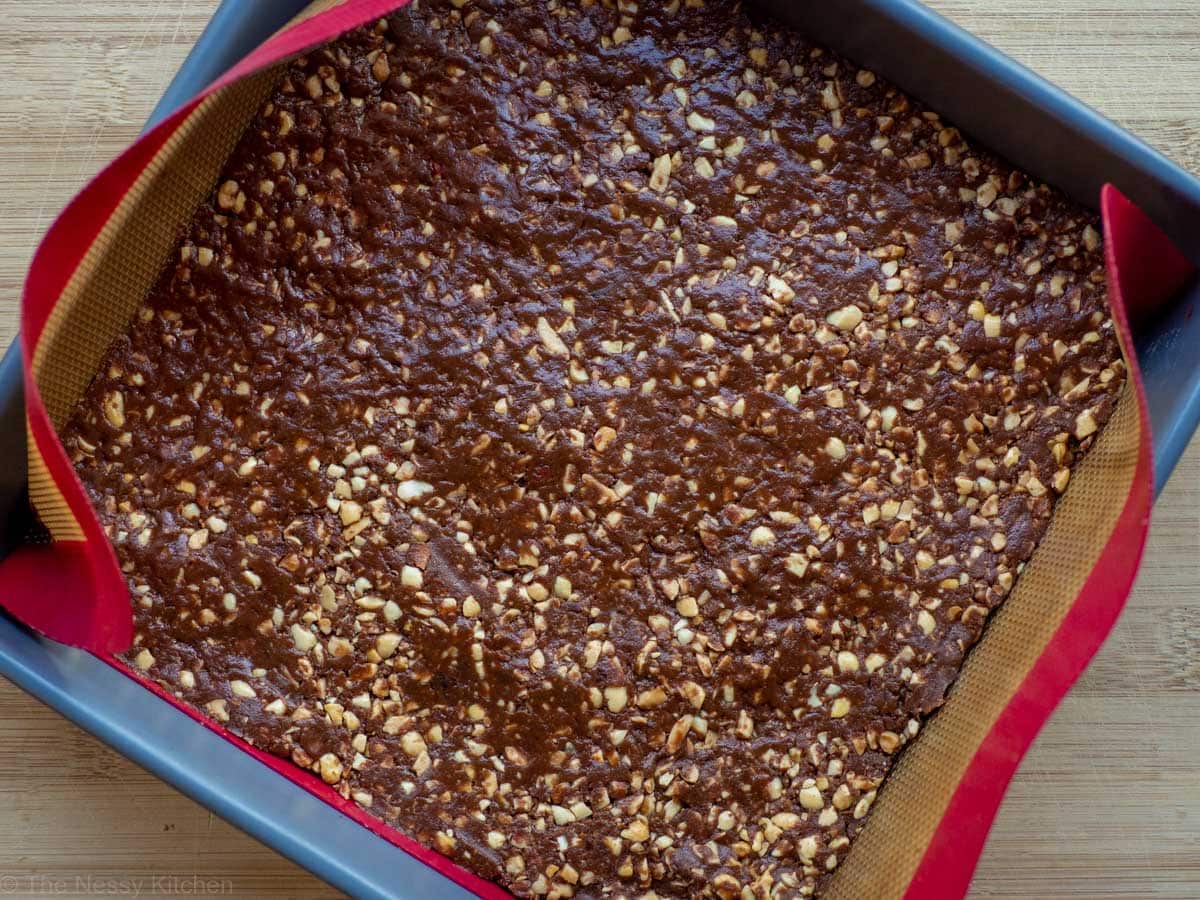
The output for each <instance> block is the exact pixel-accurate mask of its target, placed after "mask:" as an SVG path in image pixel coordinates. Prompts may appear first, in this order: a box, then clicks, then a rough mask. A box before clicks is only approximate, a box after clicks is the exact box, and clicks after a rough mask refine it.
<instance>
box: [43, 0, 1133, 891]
mask: <svg viewBox="0 0 1200 900" xmlns="http://www.w3.org/2000/svg"><path fill="white" fill-rule="evenodd" d="M1099 243H1100V241H1099V235H1098V234H1097V231H1096V222H1095V219H1094V217H1093V216H1092V214H1091V213H1089V212H1087V211H1085V210H1083V209H1080V208H1078V207H1076V206H1074V205H1073V204H1071V203H1070V202H1069V201H1068V200H1066V199H1065V198H1064V197H1063V196H1061V195H1060V194H1058V193H1056V192H1055V191H1053V190H1050V189H1048V188H1046V187H1044V186H1041V185H1038V184H1036V183H1033V182H1031V181H1030V180H1029V179H1027V178H1026V177H1025V176H1023V175H1022V174H1021V173H1019V172H1016V171H1014V170H1013V169H1011V168H1010V167H1008V166H1007V165H1005V164H1004V163H1002V162H1000V161H999V160H997V159H995V158H994V157H992V156H990V155H989V154H987V153H986V152H983V151H981V150H979V149H978V148H974V147H972V146H971V145H969V144H968V143H967V142H966V141H965V140H964V138H963V136H962V135H960V134H959V133H958V132H957V131H956V130H955V129H954V128H953V127H952V126H949V125H947V124H945V123H943V122H942V121H941V120H940V119H939V118H938V117H937V115H936V114H934V113H932V112H930V111H928V110H926V109H924V108H922V107H921V106H919V105H918V104H916V103H915V102H914V101H912V100H911V99H909V98H907V97H906V96H904V95H903V94H901V93H899V92H898V91H897V90H896V89H895V88H893V87H891V86H890V85H888V84H886V83H884V82H882V81H880V80H879V79H877V78H876V77H875V76H874V75H872V73H870V72H868V71H864V70H861V69H859V68H858V67H856V66H855V65H853V64H852V63H850V62H848V61H847V60H845V59H841V58H839V57H837V56H835V55H833V54H831V53H828V52H825V51H823V50H821V49H820V48H818V47H814V46H812V45H811V44H809V43H807V42H806V41H805V40H804V39H803V38H801V37H800V36H799V35H797V34H795V33H792V32H790V31H788V30H786V29H784V28H782V27H780V26H778V25H776V24H774V23H772V22H769V21H763V20H760V18H759V17H757V16H756V15H755V14H753V13H751V12H747V11H744V10H741V9H739V8H738V7H737V6H736V5H735V4H733V3H730V2H726V0H715V2H708V3H703V2H700V0H687V2H680V0H670V2H667V3H635V2H631V0H620V2H619V3H618V4H616V5H613V4H612V3H610V2H604V3H597V2H587V0H582V2H559V0H519V2H499V0H469V2H468V0H449V2H446V3H440V2H439V3H427V2H425V0H422V2H420V3H419V4H417V3H414V4H413V5H412V6H411V7H409V8H408V9H406V10H404V11H402V12H400V13H398V14H396V15H395V16H393V17H392V18H390V19H388V20H387V21H383V22H380V23H378V25H377V26H376V27H372V28H367V29H364V30H360V31H358V32H355V33H353V34H350V35H349V36H347V37H345V38H344V39H342V40H339V41H337V42H335V43H333V44H331V45H329V46H328V47H326V48H324V49H322V50H320V51H318V52H314V53H313V54H311V55H310V56H308V57H306V58H303V59H300V60H297V61H296V62H295V63H294V64H292V65H291V67H290V69H289V70H288V72H287V74H286V76H285V77H284V78H283V80H282V82H281V83H280V85H279V87H278V89H277V90H276V91H275V93H274V95H273V96H272V97H271V99H270V101H269V102H268V103H267V104H266V106H265V107H264V108H263V109H262V110H261V112H260V113H259V114H258V116H257V118H256V119H255V121H254V122H253V124H252V126H251V127H250V128H249V130H248V131H247V133H246V135H245V137H244V138H243V139H242V141H241V143H240V145H239V146H238V148H237V150H236V151H235V152H234V154H233V156H232V157H231V159H230V160H229V162H228V165H227V167H226V169H225V173H224V176H223V177H222V179H221V184H220V185H219V186H218V188H217V189H216V190H215V192H214V193H213V195H212V198H211V202H209V203H208V204H206V205H204V206H203V207H202V208H201V209H199V210H198V211H197V213H196V215H195V217H194V219H193V221H192V224H191V225H190V226H189V228H188V229H187V232H186V235H185V236H184V237H183V239H182V242H181V243H180V246H179V253H178V256H177V258H175V259H173V260H172V261H171V262H170V264H169V265H168V266H167V268H166V271H165V272H164V274H163V276H162V279H161V281H160V282H159V283H158V286H157V287H156V288H155V289H154V291H153V292H152V293H151V295H150V296H149V297H148V298H147V300H146V303H145V305H144V306H143V308H142V309H141V311H140V313H139V315H138V316H137V318H136V320H135V321H134V322H133V323H132V324H131V326H130V328H129V330H128V333H126V334H125V335H124V336H122V337H121V338H120V339H119V340H118V341H117V342H116V343H115V344H114V346H113V347H112V349H111V351H110V352H109V354H108V356H107V358H106V360H105V362H104V364H103V367H102V369H101V371H100V373H99V374H98V375H97V376H96V379H95V381H94V382H93V383H92V385H91V387H90V388H89V390H88V392H87V394H86V396H85V397H84V398H83V400H82V401H81V403H80V404H79V407H78V410H77V412H76V414H75V416H74V418H73V420H72V421H71V423H70V425H69V426H68V427H67V429H66V435H65V440H66V442H67V446H68V448H69V449H70V452H71V453H72V454H73V458H74V460H75V463H76V466H77V468H78V472H79V475H80V477H81V478H82V479H83V481H84V483H85V484H86V485H87V487H88V489H89V491H90V493H91V496H92V498H93V500H94V502H95V504H96V507H97V509H98V511H99V514H100V516H101V519H102V521H103V522H104V524H105V525H106V527H107V529H108V532H109V534H110V536H111V537H112V540H113V541H114V543H115V545H116V548H117V552H118V555H119V557H120V559H121V561H122V564H123V566H124V569H125V572H126V573H127V576H128V579H129V584H130V588H131V590H132V594H133V598H134V604H135V611H136V620H137V644H136V646H135V648H134V650H133V652H132V653H131V655H130V658H131V660H132V662H133V663H134V664H135V665H136V666H137V667H138V668H140V669H141V670H143V671H144V672H145V673H146V674H147V675H148V676H149V677H151V678H154V679H156V680H158V681H159V682H160V683H161V684H163V685H164V686H166V687H167V688H168V689H169V690H171V691H173V692H174V693H175V694H176V695H177V696H179V697H181V698H182V699H183V700H185V701H186V702H188V703H190V704H192V705H194V706H196V707H197V708H199V709H202V710H204V711H206V712H207V714H208V715H210V716H212V717H214V718H215V719H217V720H219V721H220V722H222V723H223V724H224V725H225V726H226V727H228V728H230V729H231V730H232V731H234V732H236V733H237V734H240V735H242V736H244V737H245V738H247V739H248V740H249V741H250V742H252V743H253V744H255V745H256V746H259V747H263V748H266V749H268V750H270V751H271V752H274V753H277V754H280V755H281V756H284V757H288V758H290V759H292V760H293V761H294V762H295V763H296V765H298V766H302V767H305V768H308V769H311V770H313V771H314V772H317V773H319V775H320V776H321V777H322V778H323V779H324V780H325V781H326V782H328V783H329V784H331V785H334V786H335V787H336V788H337V790H338V791H340V792H341V793H342V794H343V796H347V797H351V798H353V799H354V800H355V801H357V802H358V803H360V804H361V805H363V806H364V807H366V808H367V809H369V810H370V811H371V812H372V813H373V814H374V815H377V816H379V817H380V818H382V819H384V820H386V821H387V822H389V823H392V824H394V825H396V826H397V827H398V828H400V829H401V830H403V831H405V832H406V833H408V834H410V835H412V836H413V837H415V838H417V839H419V840H421V841H423V842H426V843H428V844H430V845H431V846H433V847H436V848H437V849H438V850H440V851H441V852H442V853H445V854H447V855H449V856H451V857H453V858H454V859H456V860H457V861H458V862H460V863H461V864H462V865H464V866H466V867H467V868H469V869H471V870H472V871H474V872H477V873H479V874H480V875H482V876H483V877H485V878H488V879H492V880H494V881H496V882H498V883H500V884H502V885H504V886H505V887H506V888H508V889H509V890H511V891H512V892H513V893H515V894H517V895H521V896H530V895H536V896H549V897H552V898H553V897H569V896H586V897H597V896H608V895H612V896H634V895H642V894H644V893H645V892H647V891H651V890H653V891H654V892H656V894H657V895H658V896H660V897H667V896H670V897H690V896H697V895H700V894H712V895H719V896H721V897H725V898H731V897H738V896H741V897H750V896H753V897H766V896H768V895H777V896H803V895H810V894H812V893H814V892H819V890H820V888H821V885H822V879H824V878H827V877H828V874H829V873H830V872H831V871H833V870H834V869H835V868H836V866H837V865H838V862H839V860H842V859H844V858H845V856H846V853H847V850H848V849H849V847H850V844H851V842H852V841H853V839H854V837H855V835H856V833H857V832H858V831H859V829H860V828H861V827H862V826H863V824H864V822H866V821H868V820H869V817H868V814H869V810H870V808H871V804H872V801H873V800H874V798H875V796H876V791H877V789H878V788H879V787H880V785H881V783H882V782H883V780H884V779H885V777H886V776H887V774H888V771H889V769H890V767H891V765H892V763H893V761H894V760H895V758H896V754H897V753H898V752H900V751H901V750H902V748H903V747H904V746H905V744H906V743H907V742H909V741H911V740H913V739H914V738H916V736H917V734H918V732H919V730H920V727H921V723H922V720H923V717H925V716H926V715H927V714H929V713H930V712H931V711H933V710H934V709H935V708H936V707H937V706H938V705H939V704H940V703H941V702H942V699H943V696H944V694H945V692H946V690H947V688H948V687H949V686H950V684H951V683H952V682H953V681H954V678H955V675H956V673H957V672H958V670H959V667H960V666H961V664H962V661H963V657H964V654H965V653H966V652H967V650H968V648H969V647H970V646H971V645H972V644H973V643H974V642H975V641H976V640H977V639H978V637H979V635H980V632H981V629H982V628H983V626H984V623H985V621H986V619H987V616H988V614H989V612H990V611H991V610H993V609H995V608H996V607H997V606H998V605H999V604H1000V603H1001V602H1002V601H1003V600H1004V597H1005V596H1006V595H1007V594H1008V592H1009V591H1010V590H1011V588H1012V586H1013V583H1014V580H1015V579H1016V577H1017V576H1018V574H1019V572H1020V570H1021V567H1022V565H1023V564H1024V563H1025V562H1026V561H1027V560H1028V559H1029V557H1030V555H1031V553H1032V552H1033V550H1034V548H1035V546H1036V545H1037V543H1038V540H1039V538H1040V537H1041V535H1042V534H1043V532H1044V531H1045V529H1046V526H1047V523H1048V522H1049V518H1050V515H1051V512H1052V509H1053V506H1054V502H1055V499H1056V497H1057V496H1058V495H1059V494H1060V493H1061V492H1062V491H1063V490H1064V489H1065V488H1066V486H1067V483H1068V481H1069V478H1070V474H1071V469H1072V466H1074V465H1075V463H1076V462H1077V461H1078V460H1079V458H1080V457H1081V455H1082V454H1083V453H1084V452H1085V451H1086V450H1087V448H1088V446H1089V445H1090V443H1091V442H1092V440H1093V439H1094V435H1095V433H1096V432H1097V430H1098V429H1099V428H1100V427H1101V426H1102V425H1103V423H1104V421H1105V419H1106V418H1107V417H1108V415H1109V412H1110V410H1111V408H1112V405H1113V403H1114V401H1115V398H1116V396H1117V394H1118V392H1119V389H1120V387H1121V385H1122V383H1123V380H1124V372H1125V370H1124V367H1123V365H1122V362H1121V359H1120V355H1119V350H1118V345H1117V341H1116V339H1115V336H1114V331H1113V327H1112V323H1111V322H1110V320H1109V318H1108V313H1107V311H1106V306H1105V284H1104V267H1103V256H1102V251H1101V249H1100V246H1099Z"/></svg>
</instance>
